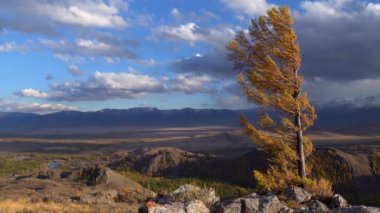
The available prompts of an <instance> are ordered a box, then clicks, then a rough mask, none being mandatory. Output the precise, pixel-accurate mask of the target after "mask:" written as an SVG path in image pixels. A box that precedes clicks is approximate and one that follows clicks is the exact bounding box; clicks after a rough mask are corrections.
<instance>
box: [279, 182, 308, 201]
mask: <svg viewBox="0 0 380 213" xmlns="http://www.w3.org/2000/svg"><path fill="white" fill-rule="evenodd" d="M285 194H286V198H287V199H289V200H294V201H296V202H298V203H303V202H306V201H308V200H310V198H311V194H310V193H309V192H307V191H306V190H305V189H303V188H301V187H297V186H289V187H287V188H286V191H285Z"/></svg>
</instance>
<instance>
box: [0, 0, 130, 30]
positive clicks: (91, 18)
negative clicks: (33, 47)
mask: <svg viewBox="0 0 380 213" xmlns="http://www.w3.org/2000/svg"><path fill="white" fill-rule="evenodd" d="M0 8H1V9H0V10H1V11H2V13H4V14H8V18H7V19H5V20H6V21H4V22H5V23H7V24H6V25H5V27H10V28H11V29H13V30H20V31H29V32H33V31H34V32H39V31H40V32H42V33H43V32H44V31H46V30H45V29H44V26H47V28H51V27H52V26H54V25H53V24H54V23H57V24H65V25H74V26H80V27H95V28H124V27H126V26H127V22H126V20H125V19H124V18H123V16H122V15H121V13H122V12H123V11H125V10H126V9H127V8H128V3H127V2H125V1H120V0H119V1H114V0H113V1H103V0H95V1H91V0H79V1H78V0H63V1H50V0H48V1H45V0H29V1H23V0H14V1H11V2H0ZM19 14H21V16H19ZM20 19H21V20H29V19H31V20H33V21H32V23H34V24H32V25H30V26H29V27H28V26H27V25H22V26H18V27H13V28H12V26H11V24H10V23H12V22H14V23H20ZM38 22H39V25H38ZM34 28H35V29H34ZM36 28H40V29H36ZM47 32H52V30H47Z"/></svg>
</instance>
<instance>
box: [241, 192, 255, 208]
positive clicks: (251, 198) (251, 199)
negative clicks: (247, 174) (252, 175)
mask: <svg viewBox="0 0 380 213" xmlns="http://www.w3.org/2000/svg"><path fill="white" fill-rule="evenodd" d="M241 204H242V209H243V210H244V212H257V211H258V210H259V209H260V198H259V197H258V196H257V195H256V194H251V195H248V196H247V197H246V198H242V199H241Z"/></svg>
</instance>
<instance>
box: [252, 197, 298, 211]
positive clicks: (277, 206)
mask: <svg viewBox="0 0 380 213" xmlns="http://www.w3.org/2000/svg"><path fill="white" fill-rule="evenodd" d="M259 212H263V213H272V212H286V213H287V212H293V210H292V209H290V208H289V207H287V206H286V205H285V204H284V203H283V202H281V201H280V200H279V199H278V197H277V196H275V195H270V196H264V197H261V198H260V211H259Z"/></svg>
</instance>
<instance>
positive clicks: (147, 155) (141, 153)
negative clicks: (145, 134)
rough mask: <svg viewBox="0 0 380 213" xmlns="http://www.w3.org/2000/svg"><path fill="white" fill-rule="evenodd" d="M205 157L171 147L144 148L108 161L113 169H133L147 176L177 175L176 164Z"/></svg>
mask: <svg viewBox="0 0 380 213" xmlns="http://www.w3.org/2000/svg"><path fill="white" fill-rule="evenodd" d="M203 157H205V156H204V155H202V154H195V153H191V152H186V151H183V150H181V149H176V148H172V147H159V148H144V149H140V150H136V151H133V152H130V153H128V154H127V155H126V156H125V157H124V158H122V159H118V160H116V161H114V162H111V163H110V167H111V168H112V169H115V170H134V171H139V172H141V173H144V174H147V175H149V176H160V175H164V174H165V175H167V174H172V175H173V176H177V173H178V170H179V169H180V168H178V166H179V165H180V164H183V163H189V162H195V161H198V160H199V159H200V158H203Z"/></svg>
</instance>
